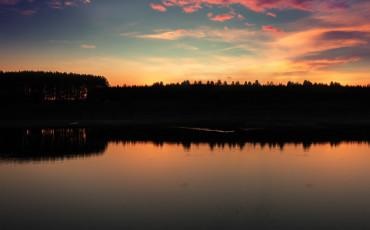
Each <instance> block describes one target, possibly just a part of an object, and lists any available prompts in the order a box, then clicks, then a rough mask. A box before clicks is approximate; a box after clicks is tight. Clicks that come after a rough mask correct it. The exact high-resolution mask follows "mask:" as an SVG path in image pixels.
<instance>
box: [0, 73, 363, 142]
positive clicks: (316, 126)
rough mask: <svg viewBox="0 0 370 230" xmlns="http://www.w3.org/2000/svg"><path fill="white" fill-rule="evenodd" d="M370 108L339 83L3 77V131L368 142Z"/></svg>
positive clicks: (356, 91)
mask: <svg viewBox="0 0 370 230" xmlns="http://www.w3.org/2000/svg"><path fill="white" fill-rule="evenodd" d="M369 101H370V85H369V86H342V85H340V84H339V83H335V82H332V83H330V84H321V83H312V82H310V81H304V82H303V83H294V82H288V83H287V84H273V83H267V84H261V83H259V82H258V81H255V82H244V83H240V82H232V83H227V82H221V81H216V82H212V81H208V82H194V83H191V82H190V81H184V82H182V83H178V84H164V83H161V82H159V83H155V84H153V85H151V86H123V87H110V86H109V82H108V81H107V79H105V78H104V77H102V76H93V75H79V74H72V73H58V72H32V71H24V72H0V106H1V107H2V112H1V113H0V128H2V129H4V128H46V127H48V128H121V129H133V127H135V128H138V129H140V130H143V129H144V130H145V129H146V130H150V132H149V133H153V135H155V132H154V131H153V130H162V129H172V131H171V132H172V134H173V135H182V134H181V133H182V132H183V130H184V129H180V128H181V127H182V128H185V129H186V130H187V131H189V132H191V133H206V134H207V135H209V134H210V133H214V131H215V130H216V131H222V132H224V131H229V132H224V133H222V135H224V136H225V135H229V136H233V135H235V133H238V135H243V136H246V135H247V136H250V135H252V136H253V135H254V136H266V137H274V136H275V137H276V138H279V137H282V136H285V137H291V138H292V137H294V136H297V135H298V136H300V137H302V138H303V137H315V136H317V137H319V136H322V135H326V136H327V137H330V136H333V135H334V136H338V137H346V138H348V137H358V138H359V137H361V138H365V139H366V138H367V137H370V105H369ZM173 128H176V130H182V131H181V132H180V131H176V132H173ZM207 129H208V132H207ZM219 134H220V133H219ZM361 138H360V139H361Z"/></svg>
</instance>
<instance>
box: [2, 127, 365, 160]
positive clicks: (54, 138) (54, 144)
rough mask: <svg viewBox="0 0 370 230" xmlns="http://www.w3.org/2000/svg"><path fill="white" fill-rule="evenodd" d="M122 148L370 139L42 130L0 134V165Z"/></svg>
mask: <svg viewBox="0 0 370 230" xmlns="http://www.w3.org/2000/svg"><path fill="white" fill-rule="evenodd" d="M109 142H115V143H121V144H123V145H137V144H146V143H151V144H153V145H155V146H157V147H163V146H164V145H165V144H170V145H178V146H182V147H183V148H184V150H185V151H189V150H190V149H191V148H193V147H197V146H200V145H208V146H209V149H210V150H211V151H213V150H216V149H221V150H228V149H240V150H243V149H247V148H257V147H258V148H261V149H264V148H268V149H280V150H284V148H285V146H286V145H288V144H289V145H296V146H302V147H303V148H304V149H305V150H309V149H310V148H311V147H312V146H313V145H320V144H330V145H331V146H332V147H336V146H338V145H340V144H341V143H343V142H346V143H347V142H354V143H370V142H369V139H366V138H365V139H363V138H361V137H360V136H353V137H347V138H345V137H334V136H328V137H324V136H321V137H315V138H313V137H304V136H291V137H289V136H286V137H280V136H277V135H272V136H271V135H270V136H269V135H250V133H249V134H248V135H246V133H239V132H235V133H222V132H216V133H212V132H199V131H195V130H188V129H187V130H182V129H157V128H156V129H147V128H138V127H134V128H125V129H119V128H117V129H113V128H111V129H97V128H96V129H86V128H45V129H6V130H0V161H13V162H27V161H47V160H50V161H53V160H63V159H69V158H79V157H90V156H95V155H101V154H103V153H104V152H105V150H106V148H107V146H108V143H109Z"/></svg>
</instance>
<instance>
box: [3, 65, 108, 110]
mask: <svg viewBox="0 0 370 230" xmlns="http://www.w3.org/2000/svg"><path fill="white" fill-rule="evenodd" d="M108 86H109V85H108V81H107V80H106V79H105V78H104V77H101V76H92V75H81V74H73V73H58V72H31V71H24V72H0V100H1V101H2V102H8V101H12V102H14V101H16V102H36V103H41V102H45V101H77V100H85V99H86V98H87V95H88V92H89V91H90V90H92V89H96V88H106V87H108Z"/></svg>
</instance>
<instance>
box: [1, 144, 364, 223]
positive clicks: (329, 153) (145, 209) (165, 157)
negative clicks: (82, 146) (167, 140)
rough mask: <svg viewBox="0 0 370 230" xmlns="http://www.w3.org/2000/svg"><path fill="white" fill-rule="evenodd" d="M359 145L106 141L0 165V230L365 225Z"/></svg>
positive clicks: (362, 159) (362, 165)
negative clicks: (95, 148)
mask: <svg viewBox="0 0 370 230" xmlns="http://www.w3.org/2000/svg"><path fill="white" fill-rule="evenodd" d="M369 166H370V154H369V146H368V145H367V144H341V145H339V146H338V147H336V148H333V147H332V146H330V145H329V144H327V145H314V146H312V147H311V148H310V149H309V150H304V149H303V147H302V146H294V145H287V146H285V148H284V150H280V149H279V148H272V149H270V148H261V147H260V146H255V147H253V145H249V144H247V146H246V147H245V148H243V149H242V150H240V149H238V148H231V149H228V148H225V149H222V148H215V149H214V150H213V151H210V147H209V146H208V145H202V144H201V145H198V146H192V148H190V149H187V150H185V149H184V148H183V147H182V146H179V145H168V144H164V145H163V146H162V147H158V146H155V145H153V144H145V143H141V144H125V145H123V144H113V143H111V144H109V145H108V148H107V149H106V152H105V154H103V155H100V156H98V157H91V158H85V159H75V160H69V161H59V162H39V163H37V164H35V163H29V164H2V165H0V181H1V188H2V195H1V197H0V204H1V209H0V220H1V221H0V227H1V229H17V228H27V229H28V228H31V227H32V229H40V228H41V229H42V228H43V229H51V228H53V229H71V228H76V227H80V228H84V229H94V228H96V229H105V228H108V229H109V228H114V229H128V228H130V227H132V228H133V229H203V228H204V229H217V228H219V229H248V228H252V229H256V228H257V227H258V228H260V229H334V228H337V229H359V228H360V227H364V228H369V227H370V221H368V218H367V217H368V216H369V214H370V200H369V199H368V194H369V192H370V179H369V178H370V177H369V176H370V167H369Z"/></svg>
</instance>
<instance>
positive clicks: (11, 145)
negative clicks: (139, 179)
mask: <svg viewBox="0 0 370 230" xmlns="http://www.w3.org/2000/svg"><path fill="white" fill-rule="evenodd" d="M0 138H1V140H0V159H2V160H12V161H38V160H62V159H66V158H76V157H88V156H93V155H99V154H102V153H103V152H104V151H105V149H106V147H107V142H106V141H105V140H100V139H96V138H94V137H93V136H89V135H88V132H87V130H86V129H26V130H2V132H1V133H0Z"/></svg>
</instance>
